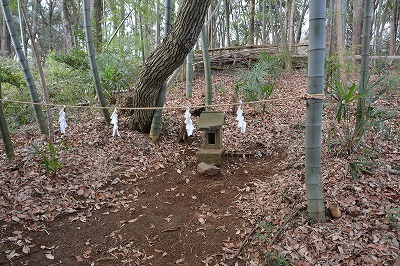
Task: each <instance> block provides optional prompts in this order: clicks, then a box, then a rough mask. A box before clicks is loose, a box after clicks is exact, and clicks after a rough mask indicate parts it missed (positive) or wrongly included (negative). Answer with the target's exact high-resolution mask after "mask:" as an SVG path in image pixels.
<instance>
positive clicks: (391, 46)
mask: <svg viewBox="0 0 400 266" xmlns="http://www.w3.org/2000/svg"><path fill="white" fill-rule="evenodd" d="M397 14H398V13H397V0H393V6H392V19H391V21H390V41H389V55H395V53H396V36H397V23H398V16H397Z"/></svg>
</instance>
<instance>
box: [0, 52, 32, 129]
mask: <svg viewBox="0 0 400 266" xmlns="http://www.w3.org/2000/svg"><path fill="white" fill-rule="evenodd" d="M0 82H1V83H2V98H3V99H5V100H14V101H30V96H29V91H28V88H27V86H26V82H25V79H24V77H23V74H22V71H21V70H20V68H19V65H18V62H16V61H14V60H12V59H8V58H1V60H0ZM3 111H4V115H5V117H6V120H7V124H8V126H9V129H10V130H11V131H13V130H15V129H17V128H19V127H20V126H21V125H24V124H27V123H31V122H34V121H35V118H34V115H33V114H34V111H33V108H32V106H31V105H29V104H20V103H12V102H3Z"/></svg>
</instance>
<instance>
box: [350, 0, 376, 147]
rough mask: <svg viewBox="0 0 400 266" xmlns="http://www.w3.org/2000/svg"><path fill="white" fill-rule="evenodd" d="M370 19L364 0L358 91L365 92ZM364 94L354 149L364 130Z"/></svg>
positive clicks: (369, 2) (367, 1) (359, 104)
mask: <svg viewBox="0 0 400 266" xmlns="http://www.w3.org/2000/svg"><path fill="white" fill-rule="evenodd" d="M371 20H372V0H365V1H364V18H363V32H362V52H361V75H360V85H359V93H360V94H365V92H366V91H367V85H368V81H369V49H370V42H371ZM366 98H367V97H365V96H363V97H361V98H360V99H358V102H357V112H356V125H355V130H354V133H355V136H354V137H355V140H356V141H355V147H354V148H355V149H356V148H357V146H358V145H359V143H360V142H361V138H362V136H363V134H364V131H365V109H366V107H365V105H366Z"/></svg>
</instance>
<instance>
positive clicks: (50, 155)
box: [27, 141, 68, 176]
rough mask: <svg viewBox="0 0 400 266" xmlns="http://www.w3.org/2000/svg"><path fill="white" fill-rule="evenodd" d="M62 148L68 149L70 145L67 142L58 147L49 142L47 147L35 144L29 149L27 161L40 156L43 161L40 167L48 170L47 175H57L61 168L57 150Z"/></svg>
mask: <svg viewBox="0 0 400 266" xmlns="http://www.w3.org/2000/svg"><path fill="white" fill-rule="evenodd" d="M61 147H64V148H66V149H68V145H67V143H66V142H65V141H62V142H61V143H60V144H59V145H58V146H55V145H54V144H52V143H51V142H49V143H48V146H47V147H46V146H41V145H38V144H36V143H33V144H32V149H27V151H28V154H29V155H28V158H27V159H30V158H32V157H34V156H35V155H39V156H40V157H41V159H42V161H41V163H40V166H41V167H43V168H44V169H45V170H46V175H47V176H50V175H56V174H57V171H58V170H59V169H60V167H61V163H60V162H59V161H58V159H57V150H59V149H60V148H61Z"/></svg>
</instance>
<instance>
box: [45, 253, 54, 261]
mask: <svg viewBox="0 0 400 266" xmlns="http://www.w3.org/2000/svg"><path fill="white" fill-rule="evenodd" d="M45 256H46V258H48V259H49V260H54V256H53V255H51V254H49V253H46V254H45Z"/></svg>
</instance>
